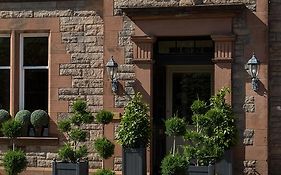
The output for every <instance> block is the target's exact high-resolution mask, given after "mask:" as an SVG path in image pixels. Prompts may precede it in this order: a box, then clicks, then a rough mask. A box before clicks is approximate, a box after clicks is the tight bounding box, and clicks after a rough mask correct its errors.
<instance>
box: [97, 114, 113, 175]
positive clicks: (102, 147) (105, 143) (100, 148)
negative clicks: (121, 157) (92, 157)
mask: <svg viewBox="0 0 281 175" xmlns="http://www.w3.org/2000/svg"><path fill="white" fill-rule="evenodd" d="M112 119H113V113H112V112H109V111H106V110H101V111H99V112H98V113H97V115H96V122H97V123H100V124H102V126H103V131H104V125H106V124H109V123H110V122H111V121H112ZM103 135H104V133H103ZM114 148H115V145H114V144H113V143H112V142H111V141H110V140H108V139H107V138H105V137H101V138H97V139H96V140H95V141H94V149H95V150H96V152H97V153H98V155H99V156H100V157H101V158H103V159H108V158H109V157H111V156H112V155H113V154H114ZM103 164H104V162H103V161H102V170H99V171H98V172H96V173H94V175H96V174H98V175H103V174H104V175H107V174H110V173H113V172H112V171H111V170H108V169H104V165H103Z"/></svg>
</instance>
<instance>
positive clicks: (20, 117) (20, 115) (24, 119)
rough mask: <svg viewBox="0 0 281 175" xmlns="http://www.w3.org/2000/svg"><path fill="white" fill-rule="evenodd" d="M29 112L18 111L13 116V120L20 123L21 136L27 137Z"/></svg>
mask: <svg viewBox="0 0 281 175" xmlns="http://www.w3.org/2000/svg"><path fill="white" fill-rule="evenodd" d="M30 116H31V112H29V111H28V110H20V111H19V112H17V114H16V116H15V120H16V121H18V122H21V123H22V132H21V136H28V128H29V126H30Z"/></svg>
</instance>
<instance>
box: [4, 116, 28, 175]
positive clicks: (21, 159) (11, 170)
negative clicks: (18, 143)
mask: <svg viewBox="0 0 281 175" xmlns="http://www.w3.org/2000/svg"><path fill="white" fill-rule="evenodd" d="M1 130H2V132H3V134H4V136H6V137H8V138H10V139H11V141H12V145H13V149H12V150H9V151H7V152H6V153H5V154H4V157H3V166H4V169H5V172H6V173H7V175H17V174H19V173H21V172H22V171H23V170H24V169H25V168H26V166H27V159H26V156H25V154H24V152H23V151H21V150H18V149H16V148H15V140H16V138H17V137H18V136H19V135H20V133H21V130H22V123H21V122H18V121H15V120H8V121H6V122H4V123H3V124H2V128H1Z"/></svg>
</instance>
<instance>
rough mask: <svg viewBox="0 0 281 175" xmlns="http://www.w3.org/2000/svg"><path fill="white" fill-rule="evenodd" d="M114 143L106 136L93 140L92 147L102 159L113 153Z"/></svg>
mask: <svg viewBox="0 0 281 175" xmlns="http://www.w3.org/2000/svg"><path fill="white" fill-rule="evenodd" d="M114 147H115V146H114V144H113V143H111V142H110V141H109V140H108V139H106V138H98V139H96V140H95V142H94V149H95V150H96V151H97V153H98V154H99V156H101V157H102V158H104V159H107V158H109V157H111V156H112V155H113V154H114Z"/></svg>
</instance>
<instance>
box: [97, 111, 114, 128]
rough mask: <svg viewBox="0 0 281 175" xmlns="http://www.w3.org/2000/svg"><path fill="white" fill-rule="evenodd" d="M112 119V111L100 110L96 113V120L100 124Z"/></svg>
mask: <svg viewBox="0 0 281 175" xmlns="http://www.w3.org/2000/svg"><path fill="white" fill-rule="evenodd" d="M112 119H113V113H112V112H110V111H106V110H101V111H99V112H98V113H97V115H96V121H97V122H98V123H101V124H104V125H106V124H108V123H110V122H111V121H112Z"/></svg>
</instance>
